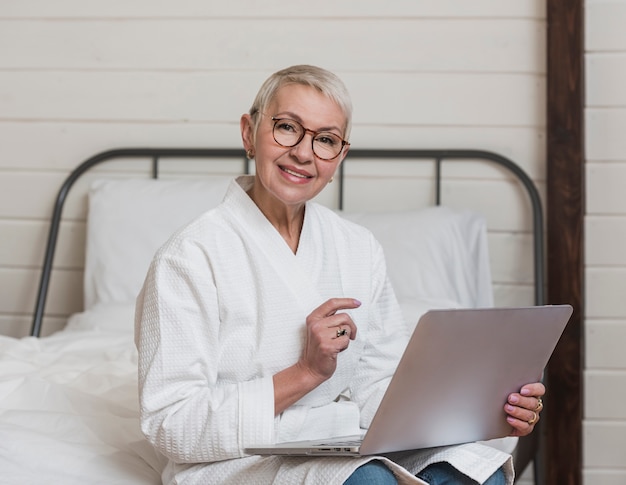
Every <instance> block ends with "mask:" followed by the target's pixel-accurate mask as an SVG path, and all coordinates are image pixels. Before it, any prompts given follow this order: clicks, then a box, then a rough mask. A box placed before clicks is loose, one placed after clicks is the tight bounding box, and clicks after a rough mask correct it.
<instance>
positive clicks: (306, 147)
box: [291, 133, 315, 163]
mask: <svg viewBox="0 0 626 485" xmlns="http://www.w3.org/2000/svg"><path fill="white" fill-rule="evenodd" d="M291 153H292V154H293V155H294V156H295V157H296V158H297V159H298V161H299V162H300V163H310V162H312V161H313V159H314V157H315V153H313V135H312V134H310V133H305V134H304V136H303V137H302V140H300V142H299V143H298V144H296V145H294V146H293V147H292V148H291Z"/></svg>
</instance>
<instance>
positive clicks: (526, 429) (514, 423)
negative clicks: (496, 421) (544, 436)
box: [506, 416, 539, 436]
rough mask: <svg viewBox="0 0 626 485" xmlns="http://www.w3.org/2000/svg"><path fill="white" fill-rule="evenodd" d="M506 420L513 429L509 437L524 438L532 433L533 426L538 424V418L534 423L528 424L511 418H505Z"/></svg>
mask: <svg viewBox="0 0 626 485" xmlns="http://www.w3.org/2000/svg"><path fill="white" fill-rule="evenodd" d="M531 419H532V416H531ZM506 420H507V422H508V423H509V424H510V425H511V427H512V428H513V429H512V431H511V433H510V436H526V435H528V434H530V433H532V432H533V430H534V429H535V426H537V423H538V422H539V418H537V420H536V421H535V422H534V423H532V424H530V423H529V422H528V421H524V420H523V419H517V418H515V417H513V416H507V418H506Z"/></svg>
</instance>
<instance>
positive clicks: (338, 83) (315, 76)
mask: <svg viewBox="0 0 626 485" xmlns="http://www.w3.org/2000/svg"><path fill="white" fill-rule="evenodd" d="M287 84H302V85H304V86H311V87H313V88H315V89H317V90H318V91H320V92H321V93H322V94H324V95H326V96H328V97H329V98H330V99H332V100H333V101H334V102H335V103H337V104H338V105H339V107H340V108H341V110H342V111H343V113H344V115H345V117H346V126H345V133H344V138H345V139H346V140H347V139H348V137H349V136H350V130H351V128H352V100H351V99H350V93H349V92H348V89H347V88H346V86H345V84H344V83H343V81H342V80H341V79H339V77H338V76H337V75H336V74H333V73H332V72H330V71H327V70H326V69H322V68H321V67H316V66H310V65H306V64H302V65H297V66H291V67H287V68H285V69H281V70H280V71H277V72H275V73H274V74H272V75H271V76H270V77H269V78H267V79H266V80H265V82H264V83H263V84H262V85H261V88H260V89H259V92H258V93H257V95H256V98H254V102H253V103H252V107H251V108H250V116H252V120H253V128H254V130H253V131H254V133H256V130H257V127H258V125H259V122H260V117H259V116H258V113H259V112H261V113H263V112H265V110H266V108H267V106H268V105H269V104H270V103H271V102H272V100H273V99H274V96H275V95H276V92H277V91H278V90H279V89H280V88H281V87H283V86H285V85H287Z"/></svg>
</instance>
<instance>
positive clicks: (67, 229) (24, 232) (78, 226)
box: [0, 219, 85, 269]
mask: <svg viewBox="0 0 626 485" xmlns="http://www.w3.org/2000/svg"><path fill="white" fill-rule="evenodd" d="M48 228H49V224H48V222H41V221H23V220H17V221H16V220H1V219H0V234H2V236H3V243H2V244H0V266H5V267H8V268H13V269H16V268H40V267H41V264H42V263H43V254H44V251H45V243H46V240H47V237H48ZM84 261H85V224H84V223H83V222H75V221H71V222H63V223H62V224H61V228H60V230H59V240H58V242H57V249H56V252H55V258H54V262H55V266H56V267H59V268H64V269H79V268H82V267H83V264H84Z"/></svg>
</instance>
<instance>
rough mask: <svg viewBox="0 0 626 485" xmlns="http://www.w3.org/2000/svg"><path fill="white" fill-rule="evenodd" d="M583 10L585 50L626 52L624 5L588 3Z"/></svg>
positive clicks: (612, 2)
mask: <svg viewBox="0 0 626 485" xmlns="http://www.w3.org/2000/svg"><path fill="white" fill-rule="evenodd" d="M586 3H587V5H586V10H585V50H586V51H587V52H588V53H593V52H597V51H600V52H612V51H618V52H619V51H626V32H625V31H624V18H626V3H624V2H621V1H615V0H613V1H606V0H599V1H589V0H587V2H586Z"/></svg>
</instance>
